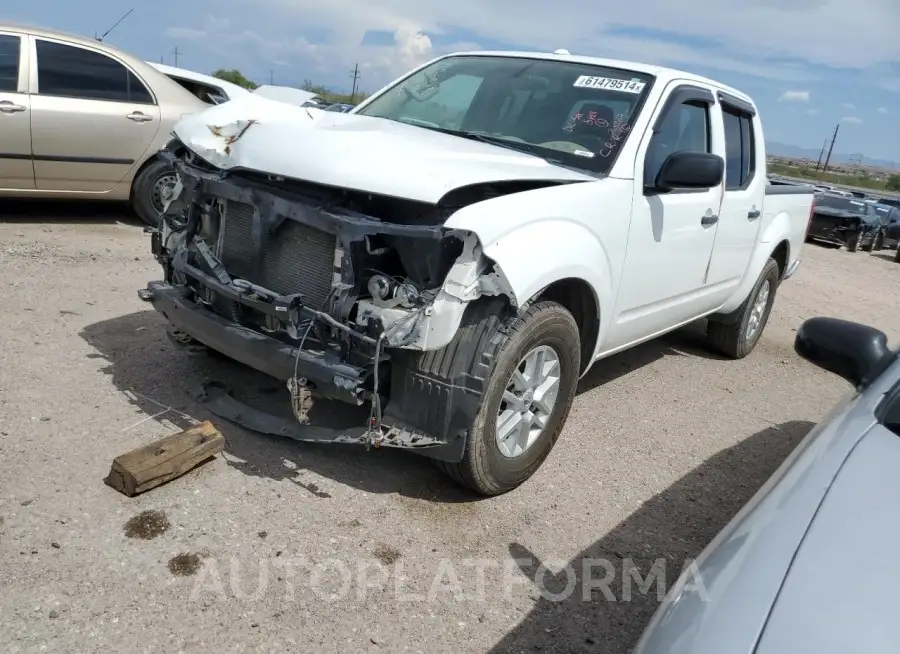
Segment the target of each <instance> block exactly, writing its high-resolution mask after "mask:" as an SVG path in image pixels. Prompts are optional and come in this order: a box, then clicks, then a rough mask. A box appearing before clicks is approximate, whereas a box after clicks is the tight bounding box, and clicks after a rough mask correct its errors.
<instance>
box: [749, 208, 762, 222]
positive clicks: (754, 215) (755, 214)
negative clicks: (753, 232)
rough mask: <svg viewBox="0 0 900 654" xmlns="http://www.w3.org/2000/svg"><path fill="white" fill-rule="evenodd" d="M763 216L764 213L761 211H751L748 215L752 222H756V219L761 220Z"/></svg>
mask: <svg viewBox="0 0 900 654" xmlns="http://www.w3.org/2000/svg"><path fill="white" fill-rule="evenodd" d="M761 215H762V212H760V210H759V209H751V210H750V211H749V212H748V213H747V218H748V219H750V220H756V219H757V218H759V217H760V216H761Z"/></svg>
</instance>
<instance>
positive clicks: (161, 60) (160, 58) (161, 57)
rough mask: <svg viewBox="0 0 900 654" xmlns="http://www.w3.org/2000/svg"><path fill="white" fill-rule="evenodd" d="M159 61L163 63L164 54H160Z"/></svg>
mask: <svg viewBox="0 0 900 654" xmlns="http://www.w3.org/2000/svg"><path fill="white" fill-rule="evenodd" d="M159 63H163V56H162V55H159Z"/></svg>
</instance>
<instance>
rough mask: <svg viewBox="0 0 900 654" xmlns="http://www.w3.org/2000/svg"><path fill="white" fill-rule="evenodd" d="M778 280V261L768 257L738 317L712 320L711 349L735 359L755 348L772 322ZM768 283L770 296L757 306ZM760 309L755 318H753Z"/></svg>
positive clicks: (739, 310)
mask: <svg viewBox="0 0 900 654" xmlns="http://www.w3.org/2000/svg"><path fill="white" fill-rule="evenodd" d="M778 279H779V278H778V264H777V263H776V262H775V260H774V259H769V260H768V261H767V262H766V265H765V266H764V267H763V270H762V273H761V274H760V276H759V279H758V280H757V281H756V284H755V285H754V286H753V290H752V291H751V292H750V295H749V296H748V297H747V299H746V300H744V303H743V304H742V305H741V306H740V307H739V308H738V310H737V314H738V319H737V320H736V321H734V322H729V323H722V322H713V321H710V322H709V325H708V326H707V329H706V340H707V343H708V345H709V347H710V348H711V349H712V350H714V351H716V352H719V353H721V354H724V355H725V356H727V357H731V358H732V359H743V358H744V357H745V356H747V355H748V354H750V353H751V352H752V351H753V349H754V348H755V347H756V344H757V343H758V342H759V339H760V337H761V336H762V333H763V330H764V329H765V327H766V323H767V322H768V321H769V314H770V313H771V312H772V304H773V303H774V302H775V292H776V291H777V289H778ZM767 283H768V287H767V292H768V296H767V297H766V300H765V303H764V305H763V306H762V307H758V306H757V300H759V299H761V295H762V292H763V289H764V288H766V284H767ZM757 311H758V313H757V315H756V316H755V317H756V320H754V321H751V318H753V317H754V313H755V312H757ZM754 324H755V326H756V327H755V329H754V330H753V332H752V335H751V334H750V329H751V325H754Z"/></svg>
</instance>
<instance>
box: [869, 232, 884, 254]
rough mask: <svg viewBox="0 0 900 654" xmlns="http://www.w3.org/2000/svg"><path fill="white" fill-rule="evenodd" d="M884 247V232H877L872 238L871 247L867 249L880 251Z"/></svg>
mask: <svg viewBox="0 0 900 654" xmlns="http://www.w3.org/2000/svg"><path fill="white" fill-rule="evenodd" d="M883 249H884V234H882V233H881V232H878V234H876V235H875V238H874V240H873V241H872V247H871V248H870V249H869V251H870V252H880V251H881V250H883Z"/></svg>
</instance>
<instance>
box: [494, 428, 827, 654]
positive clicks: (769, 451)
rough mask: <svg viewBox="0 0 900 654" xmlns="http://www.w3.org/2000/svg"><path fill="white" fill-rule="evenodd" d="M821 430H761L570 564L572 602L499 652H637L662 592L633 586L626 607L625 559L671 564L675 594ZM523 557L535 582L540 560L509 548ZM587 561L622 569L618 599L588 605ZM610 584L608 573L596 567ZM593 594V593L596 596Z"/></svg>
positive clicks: (537, 620)
mask: <svg viewBox="0 0 900 654" xmlns="http://www.w3.org/2000/svg"><path fill="white" fill-rule="evenodd" d="M812 427H813V423H810V422H800V421H798V422H787V423H784V424H782V425H779V426H777V427H771V428H769V429H766V430H764V431H761V432H759V433H757V434H754V435H753V436H750V437H749V438H746V439H745V440H743V441H741V442H740V443H738V444H737V445H734V446H733V447H730V448H728V449H726V450H723V451H722V452H720V453H718V454H716V455H715V456H713V457H711V458H710V459H708V460H707V461H705V462H704V463H703V464H702V465H700V466H699V467H697V468H696V469H694V470H693V471H692V472H690V473H689V474H687V475H686V476H684V477H682V478H681V479H680V480H679V481H677V482H676V483H675V484H673V485H672V486H670V487H669V488H668V489H666V490H665V491H663V492H662V493H660V494H658V495H656V496H655V497H653V498H652V499H650V500H648V501H647V502H645V503H644V504H643V505H642V506H641V508H640V509H638V510H637V511H636V512H635V513H633V514H632V515H631V516H629V517H628V519H626V520H625V521H624V522H622V523H620V524H619V525H618V526H617V527H615V528H614V529H613V530H611V531H610V532H609V533H608V534H607V535H606V536H604V537H603V538H601V539H600V540H598V541H597V542H596V543H594V544H593V545H592V546H591V547H590V548H588V549H586V550H584V551H583V552H581V553H580V554H579V555H578V556H576V557H575V558H574V559H572V561H570V565H571V566H572V569H573V570H574V571H575V574H576V575H577V577H578V579H579V581H578V583H577V584H576V586H575V589H574V592H572V593H571V594H569V595H568V597H567V598H566V599H563V600H561V601H559V602H553V601H550V600H548V599H543V598H541V599H539V600H538V601H537V604H536V605H535V607H534V608H533V609H532V610H531V612H530V613H529V614H528V615H527V616H526V617H525V619H524V620H523V621H522V622H521V623H520V624H519V625H518V626H517V627H515V628H514V629H513V630H512V631H511V632H510V633H509V634H507V635H506V636H505V637H504V638H503V639H502V640H501V641H500V642H499V643H498V644H497V645H496V646H495V647H494V648H493V649H492V650H491V652H492V653H494V654H501V653H503V654H505V653H507V652H535V651H541V652H566V653H569V652H603V653H604V654H616V653H619V652H622V653H625V652H630V651H631V650H632V649H633V648H634V646H635V645H636V644H637V640H638V638H639V637H640V634H641V632H642V631H643V629H644V627H645V626H646V624H647V623H648V622H649V620H650V618H651V616H652V615H653V612H654V611H655V610H656V609H657V607H658V606H659V601H658V598H657V586H656V585H655V584H654V585H653V586H652V587H651V588H650V589H649V592H648V593H646V594H641V593H640V592H638V590H637V584H636V583H635V584H633V585H632V592H631V601H622V597H623V596H624V595H623V593H622V578H623V575H622V571H623V565H622V561H623V559H626V558H630V559H632V560H633V561H634V564H635V566H636V567H637V570H638V571H639V572H640V574H641V576H642V577H644V578H645V577H646V576H647V574H648V573H649V572H650V570H651V567H652V566H653V563H654V561H656V560H657V559H659V558H664V559H665V561H666V567H665V569H666V586H665V588H668V587H670V586H671V584H672V583H673V582H674V581H675V579H676V578H677V576H678V574H679V573H680V571H681V569H682V567H683V565H684V562H685V560H686V559H693V558H695V557H696V556H697V555H698V554H699V553H700V552H701V550H702V549H703V548H704V547H706V545H707V544H708V543H709V542H710V541H711V540H712V539H713V537H714V536H715V535H716V534H717V533H718V532H719V531H720V530H721V529H722V528H723V527H724V526H725V525H726V524H727V522H728V521H729V520H730V519H731V518H732V516H733V515H734V514H735V513H737V511H738V510H739V509H740V508H741V507H742V506H743V505H744V504H746V503H747V501H748V500H749V499H750V498H751V497H752V496H753V494H754V493H755V492H756V491H757V490H758V489H759V488H760V486H762V484H763V483H764V482H765V481H766V480H767V479H768V478H769V477H770V476H771V475H772V473H773V472H774V471H775V470H776V468H777V467H778V466H779V465H780V464H781V463H782V461H784V459H785V458H786V457H787V455H788V454H789V453H790V452H791V451H792V450H793V449H794V448H795V447H796V446H797V444H798V443H799V442H800V440H801V439H802V438H803V437H804V436H805V435H806V434H807V433H808V432H809V430H810V429H811V428H812ZM509 550H510V554H511V556H512V557H513V558H516V559H526V560H528V559H530V560H533V561H534V562H535V563H534V566H533V567H529V568H527V569H525V568H523V569H522V572H523V574H524V575H526V576H527V577H528V578H529V579H534V578H535V572H536V570H537V566H538V565H540V561H539V560H537V557H536V556H535V555H533V554H532V553H531V552H529V551H528V550H527V549H526V548H525V547H523V546H522V545H519V544H518V543H512V544H510V546H509ZM585 559H606V560H608V561H609V562H610V563H612V564H613V565H614V566H615V572H616V581H613V582H611V583H610V585H609V588H610V590H611V591H612V595H613V596H614V598H615V600H616V601H607V600H606V599H605V598H604V595H603V594H602V592H601V591H599V590H594V592H593V593H592V594H590V599H589V600H588V601H584V600H583V599H582V587H581V582H580V579H581V571H582V570H583V569H584V560H585ZM595 569H596V570H597V572H596V573H595V575H596V576H597V577H598V578H602V575H603V570H602V569H601V568H595ZM566 582H567V577H566V575H565V574H564V573H560V575H558V578H556V579H554V578H552V577H550V576H549V575H547V576H546V577H545V578H544V588H546V589H547V591H549V592H550V593H557V594H560V595H562V594H563V590H564V589H565V588H566ZM588 592H589V593H590V589H589V591H588Z"/></svg>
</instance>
